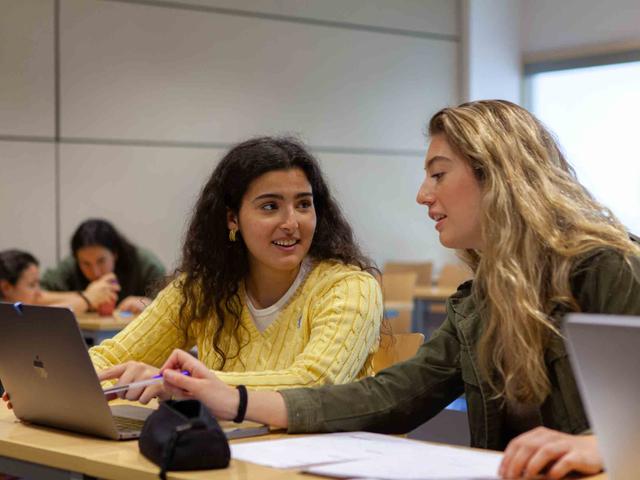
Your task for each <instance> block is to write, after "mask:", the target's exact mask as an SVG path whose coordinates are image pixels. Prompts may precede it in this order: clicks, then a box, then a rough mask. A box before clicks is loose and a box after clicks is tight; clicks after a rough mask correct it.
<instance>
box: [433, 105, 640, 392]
mask: <svg viewBox="0 0 640 480" xmlns="http://www.w3.org/2000/svg"><path fill="white" fill-rule="evenodd" d="M429 135H430V136H434V135H444V137H445V138H446V139H447V141H448V142H449V144H450V145H451V146H452V147H453V148H454V149H455V150H457V151H458V153H460V154H461V155H462V157H463V158H465V159H466V160H467V161H468V162H469V165H470V166H471V168H472V169H473V171H474V173H475V175H476V178H477V179H478V181H479V182H480V185H481V187H482V190H483V200H482V208H481V220H480V224H481V229H482V235H483V237H482V238H483V249H482V251H477V250H464V251H461V252H459V254H460V256H461V258H462V259H463V260H464V261H465V262H466V263H467V264H468V265H469V266H470V267H471V269H472V270H473V271H474V276H475V280H474V282H473V287H472V288H473V295H474V297H475V298H476V299H477V302H478V311H479V315H480V318H481V320H482V322H483V325H484V331H483V334H482V336H481V339H480V343H479V346H478V357H479V364H480V368H481V370H482V372H483V373H484V375H485V378H487V380H488V382H489V384H490V386H491V387H492V388H493V390H494V392H495V394H496V396H497V397H503V398H504V399H505V400H506V401H508V402H513V401H517V402H523V403H529V404H540V403H542V401H543V400H544V399H545V397H546V396H547V395H548V393H549V391H550V382H549V378H548V375H547V370H546V368H545V364H544V349H545V345H546V344H547V342H548V341H549V339H550V338H551V336H553V335H559V331H558V328H557V325H555V324H554V322H553V319H552V318H551V317H550V313H551V311H552V310H553V308H554V307H555V306H557V305H563V306H566V307H568V308H570V309H571V310H573V311H577V310H579V306H578V305H577V303H576V301H575V299H574V298H573V296H572V292H571V288H570V283H569V280H570V274H571V273H572V270H573V269H574V266H576V264H577V263H578V262H579V261H580V260H581V259H582V258H584V257H585V256H586V255H587V254H589V253H592V252H594V251H595V250H599V249H604V248H613V249H615V250H617V251H619V252H621V253H622V254H623V255H624V256H625V258H629V257H630V256H631V255H638V254H639V253H640V252H639V249H638V248H637V247H636V246H635V245H634V244H633V243H632V242H631V241H630V239H629V235H628V233H627V232H626V230H625V228H624V227H623V225H622V224H621V223H620V222H619V221H618V220H617V219H616V218H615V216H614V215H613V214H612V213H611V211H610V210H609V209H607V208H606V207H604V206H603V205H601V204H599V203H598V202H597V201H595V200H594V199H593V197H592V196H591V195H590V194H589V192H588V191H587V190H586V189H585V188H584V187H583V186H582V185H580V183H578V181H577V180H576V177H575V173H574V172H573V169H572V168H571V166H570V165H569V164H568V163H567V161H566V160H565V158H564V156H563V155H562V153H561V151H560V149H559V147H558V145H557V144H556V142H555V140H554V138H553V136H552V135H551V134H550V133H549V132H548V131H547V130H546V129H545V127H544V126H543V125H542V124H541V123H540V121H538V120H537V119H536V118H535V117H534V116H533V115H532V114H530V113H529V112H528V111H526V110H525V109H524V108H521V107H519V106H518V105H515V104H513V103H511V102H507V101H503V100H484V101H477V102H470V103H465V104H462V105H460V106H459V107H455V108H445V109H443V110H441V111H439V112H438V113H436V114H435V115H434V116H433V117H432V119H431V121H430V123H429Z"/></svg>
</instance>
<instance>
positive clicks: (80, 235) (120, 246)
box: [71, 218, 139, 291]
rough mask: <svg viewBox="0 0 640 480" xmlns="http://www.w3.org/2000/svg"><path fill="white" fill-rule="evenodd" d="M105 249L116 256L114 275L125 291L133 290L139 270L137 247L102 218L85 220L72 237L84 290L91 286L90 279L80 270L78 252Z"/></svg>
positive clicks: (77, 269) (72, 248)
mask: <svg viewBox="0 0 640 480" xmlns="http://www.w3.org/2000/svg"><path fill="white" fill-rule="evenodd" d="M95 246H99V247H104V248H106V249H107V250H109V251H110V252H111V253H113V254H114V255H116V265H115V270H114V273H115V274H116V277H118V282H119V283H120V285H121V287H122V290H123V291H130V290H131V283H133V279H134V275H133V273H134V272H135V271H136V270H137V269H138V268H139V265H138V263H139V262H138V255H137V254H136V249H135V247H134V246H133V245H132V244H131V243H129V241H128V240H127V239H126V238H125V236H124V235H122V234H121V233H120V232H119V231H118V230H116V227H114V226H113V225H112V224H111V223H110V222H108V221H106V220H103V219H100V218H90V219H88V220H85V221H84V222H82V223H81V224H80V225H78V228H76V231H75V232H74V234H73V236H72V237H71V252H72V253H73V257H74V258H75V259H76V271H77V273H78V278H81V279H82V283H83V285H82V288H83V289H84V288H86V287H87V285H89V283H90V282H89V279H88V278H86V277H85V276H84V274H83V273H82V270H81V269H80V264H79V262H78V261H77V259H78V250H80V249H81V248H84V247H95Z"/></svg>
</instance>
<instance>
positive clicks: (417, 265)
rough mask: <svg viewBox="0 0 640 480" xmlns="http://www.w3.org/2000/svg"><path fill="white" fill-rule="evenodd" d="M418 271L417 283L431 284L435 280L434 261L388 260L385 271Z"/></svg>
mask: <svg viewBox="0 0 640 480" xmlns="http://www.w3.org/2000/svg"><path fill="white" fill-rule="evenodd" d="M406 272H416V273H417V274H418V277H417V278H416V285H431V283H432V282H433V263H431V262H387V263H385V264H384V273H406Z"/></svg>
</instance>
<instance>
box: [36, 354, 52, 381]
mask: <svg viewBox="0 0 640 480" xmlns="http://www.w3.org/2000/svg"><path fill="white" fill-rule="evenodd" d="M33 369H34V370H35V371H36V373H37V374H38V376H39V377H40V378H43V379H45V380H46V378H47V377H48V376H49V373H48V372H47V371H46V370H45V368H44V362H43V361H42V360H40V357H39V356H38V355H36V359H35V360H34V361H33Z"/></svg>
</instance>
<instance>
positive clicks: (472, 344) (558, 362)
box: [157, 100, 640, 479]
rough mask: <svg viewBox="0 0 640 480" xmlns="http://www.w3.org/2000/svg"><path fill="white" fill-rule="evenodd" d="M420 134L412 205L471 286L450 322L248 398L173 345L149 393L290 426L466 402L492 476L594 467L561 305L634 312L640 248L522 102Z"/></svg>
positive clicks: (475, 110)
mask: <svg viewBox="0 0 640 480" xmlns="http://www.w3.org/2000/svg"><path fill="white" fill-rule="evenodd" d="M429 134H430V136H431V145H430V147H429V150H428V152H427V156H426V159H425V164H424V170H425V177H424V181H423V183H422V186H421V187H420V189H419V191H418V196H417V201H418V203H419V204H421V205H424V206H425V208H427V209H428V210H429V217H430V218H431V219H432V220H433V221H434V222H435V229H436V231H437V232H438V235H439V237H440V242H441V243H442V244H443V245H444V246H446V247H449V248H454V249H457V250H458V251H459V253H460V254H461V256H462V257H463V259H464V260H465V261H466V263H467V265H469V267H470V268H471V269H472V270H473V272H474V279H473V281H469V282H466V283H464V284H462V285H461V286H460V287H459V288H458V291H457V292H456V293H455V294H454V295H453V296H452V297H451V298H450V299H449V300H448V301H447V318H446V320H445V321H444V323H443V324H442V326H441V327H440V328H439V329H438V330H437V331H436V332H435V333H434V334H433V336H432V337H431V338H430V339H429V340H428V341H427V342H426V343H425V344H424V345H423V346H422V347H421V348H420V349H419V350H418V353H417V354H416V356H415V357H413V358H412V359H410V360H408V361H406V362H402V363H399V364H396V365H394V366H392V367H390V368H388V369H386V370H383V371H381V372H379V373H378V374H377V375H376V376H375V377H368V378H365V379H363V380H361V381H359V382H355V383H351V384H348V385H331V386H324V387H321V388H300V389H290V390H281V391H279V392H267V391H251V392H249V394H248V398H247V397H245V398H244V400H242V398H243V397H242V396H240V395H239V392H238V391H237V389H235V388H232V387H230V386H228V385H226V384H225V382H224V380H225V377H220V378H218V376H216V375H215V374H214V373H212V372H210V371H209V370H208V369H206V368H205V367H204V366H203V365H202V364H201V363H200V362H198V360H196V359H195V358H193V357H191V356H190V355H189V354H187V353H185V352H183V351H180V350H177V351H175V352H174V353H173V354H172V356H171V357H170V359H169V360H168V361H167V363H166V364H165V365H164V368H163V372H162V373H163V377H164V389H163V390H158V391H157V393H159V394H160V396H161V397H162V398H168V396H170V395H174V396H178V397H180V396H187V397H189V398H197V399H199V400H201V401H203V402H204V403H205V404H206V405H207V406H208V407H209V408H210V410H211V411H212V412H213V414H214V415H215V416H216V417H218V418H220V419H232V418H234V417H236V416H240V417H244V415H245V412H246V418H247V419H249V420H254V421H258V422H261V423H268V424H270V425H273V426H277V427H282V428H288V430H289V432H290V433H304V432H334V431H350V430H368V431H374V432H382V433H405V432H408V431H410V430H412V429H414V428H416V427H417V426H419V425H420V424H422V423H423V422H425V421H427V420H429V419H430V418H431V417H433V416H434V415H436V414H437V413H438V412H439V411H440V410H441V409H443V408H444V407H445V406H446V405H448V404H449V403H451V402H452V401H453V400H454V399H455V398H457V397H458V396H459V395H461V394H462V393H464V394H465V397H466V400H467V404H468V417H469V428H470V433H471V442H472V445H473V446H475V447H481V448H491V449H504V450H505V454H504V457H503V460H502V464H501V466H500V469H499V472H498V474H499V475H500V476H502V477H504V478H520V477H526V478H532V477H534V476H535V477H536V478H537V477H538V476H540V475H542V474H544V476H545V478H553V479H559V478H563V477H564V476H565V475H567V474H568V473H569V472H570V471H578V472H581V473H597V472H598V471H600V470H601V468H602V458H601V456H600V453H599V451H598V445H597V440H596V437H595V436H594V435H593V434H592V432H591V431H590V429H589V421H588V418H587V415H586V413H585V410H584V407H583V404H582V400H581V398H580V394H579V392H578V388H577V385H576V381H575V378H574V374H573V371H572V368H571V364H570V362H569V356H568V353H567V348H566V346H565V342H564V338H563V336H562V334H561V324H562V321H563V318H564V316H565V314H567V313H569V312H578V311H579V312H585V313H608V314H622V315H640V247H639V245H638V239H637V237H634V236H632V235H630V234H629V233H628V232H627V231H626V229H625V227H624V226H623V225H622V224H621V223H620V222H619V221H618V220H617V219H616V218H615V216H614V215H613V214H612V213H611V212H610V211H609V210H608V209H607V208H606V207H604V206H603V205H601V204H600V203H598V202H597V201H596V200H595V199H594V198H593V197H592V196H591V195H590V194H589V192H588V191H587V190H586V189H585V188H584V187H583V186H582V185H581V184H580V183H579V182H578V181H577V179H576V177H575V175H574V173H573V170H572V169H571V167H570V165H569V164H568V163H567V161H566V160H565V158H564V156H563V155H562V152H561V151H560V149H559V147H558V145H557V144H556V142H555V140H554V139H553V136H552V135H551V134H550V133H549V132H548V131H547V130H546V129H545V128H544V126H543V125H542V124H541V123H540V122H539V121H538V120H537V119H536V118H535V117H534V116H533V115H531V114H530V113H529V112H527V111H526V110H525V109H523V108H521V107H519V106H518V105H515V104H513V103H510V102H506V101H499V100H485V101H477V102H470V103H466V104H462V105H460V106H458V107H453V108H445V109H443V110H441V111H440V112H438V113H436V114H435V115H434V117H433V118H432V119H431V122H430V124H429ZM177 370H178V371H179V370H188V371H189V372H190V373H191V376H190V377H187V376H184V375H180V374H179V373H178V371H177Z"/></svg>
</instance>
